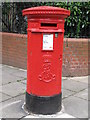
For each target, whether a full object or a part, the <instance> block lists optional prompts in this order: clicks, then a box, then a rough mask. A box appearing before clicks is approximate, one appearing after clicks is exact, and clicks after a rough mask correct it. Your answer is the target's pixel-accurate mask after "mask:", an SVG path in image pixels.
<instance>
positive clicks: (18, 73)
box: [12, 69, 27, 78]
mask: <svg viewBox="0 0 90 120" xmlns="http://www.w3.org/2000/svg"><path fill="white" fill-rule="evenodd" d="M12 75H14V76H17V77H22V78H27V71H24V70H20V69H18V70H16V71H15V72H14V73H12Z"/></svg>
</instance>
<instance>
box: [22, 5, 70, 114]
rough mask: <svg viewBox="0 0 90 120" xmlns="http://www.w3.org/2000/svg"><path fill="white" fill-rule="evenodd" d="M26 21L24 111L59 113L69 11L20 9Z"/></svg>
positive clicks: (48, 7) (46, 8) (34, 8)
mask: <svg viewBox="0 0 90 120" xmlns="http://www.w3.org/2000/svg"><path fill="white" fill-rule="evenodd" d="M23 15H26V16H27V19H28V28H27V32H28V48H27V51H28V52H27V90H26V108H27V110H28V111H30V112H32V113H36V114H53V113H56V112H58V111H60V110H61V98H62V97H61V95H62V92H61V76H62V53H63V37H64V22H65V20H64V19H65V18H67V16H69V15H70V11H68V10H66V9H63V8H58V7H50V6H41V7H33V8H28V9H24V10H23Z"/></svg>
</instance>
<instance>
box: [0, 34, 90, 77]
mask: <svg viewBox="0 0 90 120" xmlns="http://www.w3.org/2000/svg"><path fill="white" fill-rule="evenodd" d="M0 34H2V63H3V64H7V65H11V66H16V67H20V68H24V69H26V67H27V65H26V64H27V35H23V34H22V35H21V34H13V33H0ZM88 43H89V42H88V39H76V38H64V46H63V70H62V73H63V76H84V75H88Z"/></svg>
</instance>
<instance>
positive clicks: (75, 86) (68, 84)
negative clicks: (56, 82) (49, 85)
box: [62, 80, 88, 92]
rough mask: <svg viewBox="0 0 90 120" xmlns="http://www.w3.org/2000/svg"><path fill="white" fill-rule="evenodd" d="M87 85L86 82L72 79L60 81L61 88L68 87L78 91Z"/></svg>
mask: <svg viewBox="0 0 90 120" xmlns="http://www.w3.org/2000/svg"><path fill="white" fill-rule="evenodd" d="M87 87H88V84H86V83H81V82H78V81H74V80H65V81H62V88H63V89H68V90H71V91H74V92H79V91H81V90H84V89H86V88H87Z"/></svg>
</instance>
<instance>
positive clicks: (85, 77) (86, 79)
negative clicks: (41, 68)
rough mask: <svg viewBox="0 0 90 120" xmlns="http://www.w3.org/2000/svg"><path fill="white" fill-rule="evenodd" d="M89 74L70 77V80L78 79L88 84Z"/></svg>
mask: <svg viewBox="0 0 90 120" xmlns="http://www.w3.org/2000/svg"><path fill="white" fill-rule="evenodd" d="M88 78H89V76H82V77H70V80H74V81H79V82H83V83H86V84H88Z"/></svg>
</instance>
